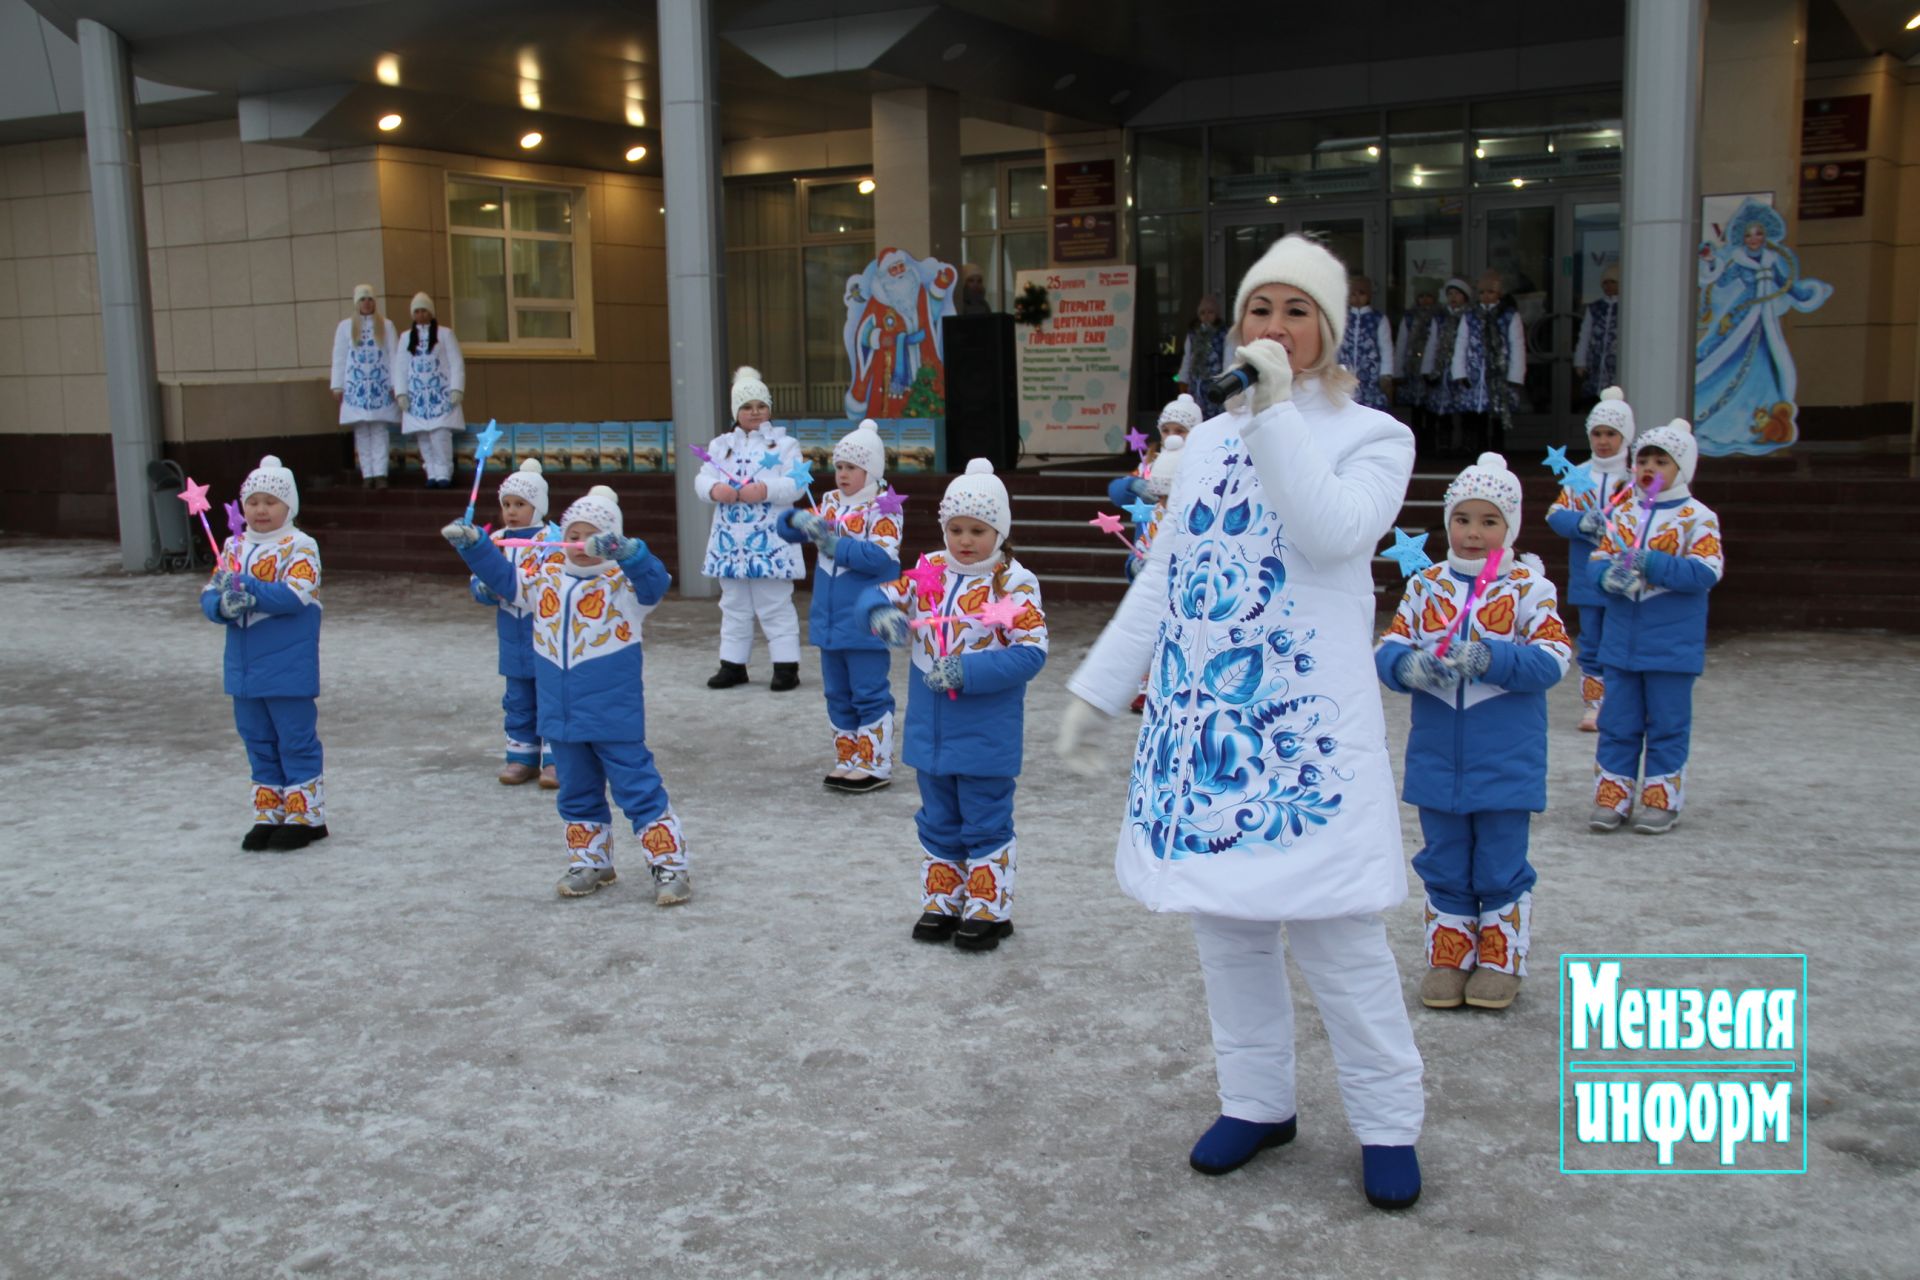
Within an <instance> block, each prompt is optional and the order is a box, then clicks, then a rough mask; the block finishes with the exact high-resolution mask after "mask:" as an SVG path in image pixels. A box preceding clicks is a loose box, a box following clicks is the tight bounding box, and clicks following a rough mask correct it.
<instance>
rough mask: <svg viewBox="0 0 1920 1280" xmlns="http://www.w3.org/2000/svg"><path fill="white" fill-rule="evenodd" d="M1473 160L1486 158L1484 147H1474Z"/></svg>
mask: <svg viewBox="0 0 1920 1280" xmlns="http://www.w3.org/2000/svg"><path fill="white" fill-rule="evenodd" d="M1473 158H1474V159H1475V160H1485V159H1486V158H1487V149H1486V148H1485V147H1475V148H1474V149H1473Z"/></svg>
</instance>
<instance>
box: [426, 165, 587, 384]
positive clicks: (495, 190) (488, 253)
mask: <svg viewBox="0 0 1920 1280" xmlns="http://www.w3.org/2000/svg"><path fill="white" fill-rule="evenodd" d="M581 199H582V193H581V192H580V191H579V190H578V189H577V188H572V187H549V186H536V185H534V184H531V183H524V182H507V181H504V180H501V179H497V178H481V177H470V176H465V175H450V176H449V177H448V179H447V251H448V254H449V257H450V259H451V265H452V275H451V279H452V281H453V315H452V326H453V330H454V332H455V333H457V334H459V335H460V342H461V345H462V347H464V348H465V349H467V350H469V351H476V352H479V353H481V354H485V353H486V352H488V351H513V352H520V353H524V352H539V351H553V352H564V353H568V354H574V353H578V354H583V355H590V354H592V352H593V302H592V298H591V296H590V295H589V293H588V285H587V282H588V281H589V280H590V279H591V278H592V270H591V264H590V263H588V262H587V261H586V258H587V252H588V250H587V237H586V235H585V231H584V223H585V219H583V218H580V217H578V216H576V213H577V210H578V209H579V207H580V203H581Z"/></svg>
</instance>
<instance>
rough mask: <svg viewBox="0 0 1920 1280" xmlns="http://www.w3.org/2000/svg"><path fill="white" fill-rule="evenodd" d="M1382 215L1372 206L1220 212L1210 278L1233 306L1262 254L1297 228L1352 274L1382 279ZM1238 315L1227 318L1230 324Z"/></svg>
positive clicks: (1225, 306) (1227, 306)
mask: <svg viewBox="0 0 1920 1280" xmlns="http://www.w3.org/2000/svg"><path fill="white" fill-rule="evenodd" d="M1380 218H1381V212H1380V210H1379V209H1378V208H1375V207H1374V206H1371V205H1308V206H1301V207H1298V208H1293V209H1284V208H1276V209H1272V210H1258V211H1245V210H1241V211H1227V210H1222V211H1220V212H1217V213H1215V214H1214V215H1213V234H1212V236H1210V237H1209V244H1208V248H1209V250H1210V252H1209V254H1208V266H1209V268H1210V270H1209V272H1208V279H1209V280H1210V281H1211V283H1212V289H1213V292H1214V294H1215V296H1217V297H1218V298H1219V299H1220V306H1221V308H1222V310H1223V311H1225V310H1230V309H1232V307H1233V295H1234V292H1235V291H1236V290H1238V289H1239V287H1240V282H1241V280H1242V279H1244V278H1245V277H1246V274H1247V272H1248V271H1249V270H1251V269H1252V267H1253V264H1254V263H1256V262H1258V261H1259V260H1260V255H1261V254H1263V253H1265V252H1266V251H1267V250H1268V249H1269V248H1271V247H1272V246H1273V242H1274V241H1276V240H1278V239H1279V238H1280V237H1281V236H1284V235H1287V234H1289V233H1291V232H1298V233H1300V234H1302V235H1308V236H1312V237H1313V238H1314V239H1316V240H1318V241H1319V242H1320V243H1321V244H1324V245H1325V246H1326V247H1327V248H1328V249H1329V250H1331V251H1332V253H1333V255H1334V256H1335V257H1337V258H1339V259H1340V261H1342V262H1344V263H1346V265H1347V271H1348V272H1349V273H1351V274H1354V275H1369V276H1372V277H1373V278H1374V280H1375V281H1376V282H1377V281H1378V280H1379V278H1380V276H1379V266H1380V264H1379V262H1378V261H1377V260H1376V255H1378V254H1380V253H1381V252H1383V250H1382V248H1381V240H1380ZM1376 292H1377V289H1376ZM1237 318H1238V317H1235V316H1226V317H1225V319H1226V321H1227V323H1229V324H1231V323H1232V322H1233V321H1234V320H1235V319H1237Z"/></svg>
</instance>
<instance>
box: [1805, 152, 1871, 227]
mask: <svg viewBox="0 0 1920 1280" xmlns="http://www.w3.org/2000/svg"><path fill="white" fill-rule="evenodd" d="M1866 213H1867V162H1866V161H1865V160H1829V161H1828V162H1827V163H1825V164H1808V165H1802V166H1800V220H1801V221H1802V222H1810V221H1812V220H1813V219H1815V218H1863V217H1865V216H1866Z"/></svg>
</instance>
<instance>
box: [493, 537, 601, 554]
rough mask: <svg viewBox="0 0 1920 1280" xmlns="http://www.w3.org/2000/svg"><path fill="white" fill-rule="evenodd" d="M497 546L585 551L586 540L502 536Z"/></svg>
mask: <svg viewBox="0 0 1920 1280" xmlns="http://www.w3.org/2000/svg"><path fill="white" fill-rule="evenodd" d="M493 545H495V546H496V547H553V548H556V549H559V550H562V551H585V550H586V549H587V544H586V543H584V542H549V541H547V540H546V539H545V538H502V539H500V540H499V541H498V542H496V543H494V544H493Z"/></svg>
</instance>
